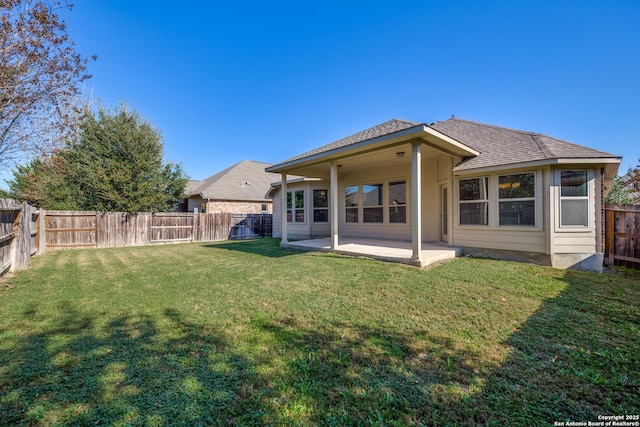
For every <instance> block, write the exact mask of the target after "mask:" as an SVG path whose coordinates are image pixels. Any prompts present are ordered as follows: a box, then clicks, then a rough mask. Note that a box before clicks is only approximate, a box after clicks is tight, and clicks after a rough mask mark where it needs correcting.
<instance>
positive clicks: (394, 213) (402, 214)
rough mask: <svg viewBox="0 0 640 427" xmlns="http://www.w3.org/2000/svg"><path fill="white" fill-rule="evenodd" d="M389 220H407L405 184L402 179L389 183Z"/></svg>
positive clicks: (396, 221)
mask: <svg viewBox="0 0 640 427" xmlns="http://www.w3.org/2000/svg"><path fill="white" fill-rule="evenodd" d="M389 222H391V223H402V224H406V222H407V184H406V183H405V182H404V181H398V182H390V183H389Z"/></svg>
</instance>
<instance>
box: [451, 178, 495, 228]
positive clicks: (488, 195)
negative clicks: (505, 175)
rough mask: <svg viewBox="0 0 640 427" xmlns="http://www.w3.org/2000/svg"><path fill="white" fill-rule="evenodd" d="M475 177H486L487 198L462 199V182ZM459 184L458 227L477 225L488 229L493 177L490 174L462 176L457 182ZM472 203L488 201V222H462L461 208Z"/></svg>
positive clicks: (457, 188) (457, 189)
mask: <svg viewBox="0 0 640 427" xmlns="http://www.w3.org/2000/svg"><path fill="white" fill-rule="evenodd" d="M474 179H483V180H484V179H486V180H487V181H486V182H487V187H486V191H485V193H486V199H474V200H461V199H460V183H461V182H462V181H471V180H474ZM457 184H458V185H456V191H457V199H458V200H457V201H458V209H457V210H458V218H457V225H458V227H471V228H473V227H476V228H481V229H486V228H488V227H490V226H491V203H490V202H491V178H490V177H489V176H488V175H483V176H477V177H471V178H460V179H458V182H457ZM471 203H486V206H487V223H486V224H463V223H462V222H460V221H461V220H462V215H461V214H460V208H461V207H462V205H463V204H471Z"/></svg>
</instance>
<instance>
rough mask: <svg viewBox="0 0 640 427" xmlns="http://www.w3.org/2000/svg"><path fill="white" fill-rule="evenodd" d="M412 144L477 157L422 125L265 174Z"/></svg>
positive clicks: (283, 165)
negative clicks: (420, 143) (415, 142)
mask: <svg viewBox="0 0 640 427" xmlns="http://www.w3.org/2000/svg"><path fill="white" fill-rule="evenodd" d="M411 140H420V141H421V142H422V143H424V144H426V145H428V146H430V147H433V148H436V149H438V150H440V151H442V152H445V153H447V154H450V155H452V156H460V157H470V156H477V155H478V154H480V153H479V152H478V151H476V150H474V149H473V148H471V147H468V146H466V145H464V144H462V143H461V142H459V141H456V140H455V139H453V138H451V137H449V136H447V135H445V134H443V133H442V132H439V131H437V130H435V129H433V128H432V127H430V126H428V125H425V124H421V125H417V126H414V127H411V128H408V129H404V130H401V131H398V132H394V133H390V134H387V135H382V136H379V137H376V138H371V139H367V140H365V141H361V142H358V143H355V144H350V145H347V146H344V147H339V148H335V149H332V150H328V151H325V152H322V153H317V154H312V155H310V156H306V157H303V158H301V159H295V160H291V161H288V162H284V163H279V164H277V165H273V166H271V167H268V168H266V169H265V170H266V171H267V172H273V173H282V172H286V171H289V170H292V169H295V168H303V167H308V166H312V165H316V164H319V163H326V162H329V161H331V160H337V159H341V158H345V157H349V156H353V155H357V154H362V153H365V152H370V151H373V150H376V149H382V148H387V147H391V146H394V145H399V144H403V143H406V142H407V141H411Z"/></svg>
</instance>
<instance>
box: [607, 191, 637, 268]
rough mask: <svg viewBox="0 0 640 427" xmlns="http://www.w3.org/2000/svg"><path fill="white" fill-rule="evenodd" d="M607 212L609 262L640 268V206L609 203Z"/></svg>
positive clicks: (609, 263)
mask: <svg viewBox="0 0 640 427" xmlns="http://www.w3.org/2000/svg"><path fill="white" fill-rule="evenodd" d="M605 212H606V215H605V223H606V224H605V227H606V238H605V256H606V258H607V264H608V265H617V266H623V267H628V268H634V269H636V270H640V206H639V205H620V204H613V203H608V204H607V205H606V207H605Z"/></svg>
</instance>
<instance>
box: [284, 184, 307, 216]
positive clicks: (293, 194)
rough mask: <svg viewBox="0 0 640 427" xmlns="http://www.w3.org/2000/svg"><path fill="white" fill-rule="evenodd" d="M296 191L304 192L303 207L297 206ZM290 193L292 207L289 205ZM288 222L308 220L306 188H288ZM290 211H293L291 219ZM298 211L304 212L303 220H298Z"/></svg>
mask: <svg viewBox="0 0 640 427" xmlns="http://www.w3.org/2000/svg"><path fill="white" fill-rule="evenodd" d="M296 193H302V207H297V206H296V201H297V199H296ZM289 195H291V207H289ZM286 197H287V215H286V217H287V223H288V224H305V223H306V222H307V221H306V219H307V215H306V209H305V206H306V204H307V203H306V194H305V190H304V189H299V190H295V189H292V190H287V196H286ZM289 212H291V219H290V218H289ZM298 212H302V221H296V218H297V215H296V214H297V213H298Z"/></svg>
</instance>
